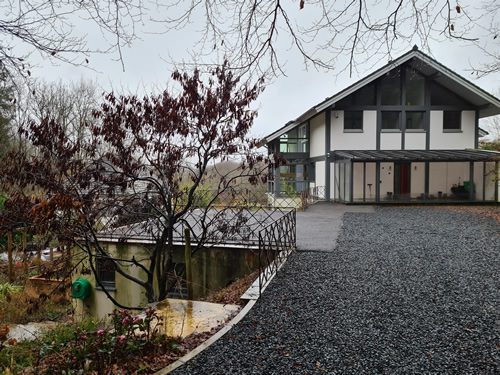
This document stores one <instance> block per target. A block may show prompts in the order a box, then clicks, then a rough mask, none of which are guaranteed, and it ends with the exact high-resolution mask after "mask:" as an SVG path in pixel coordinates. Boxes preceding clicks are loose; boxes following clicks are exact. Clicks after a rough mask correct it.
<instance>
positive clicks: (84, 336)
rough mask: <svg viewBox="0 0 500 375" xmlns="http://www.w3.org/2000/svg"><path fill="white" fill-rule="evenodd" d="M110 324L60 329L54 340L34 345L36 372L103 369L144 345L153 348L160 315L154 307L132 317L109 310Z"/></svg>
mask: <svg viewBox="0 0 500 375" xmlns="http://www.w3.org/2000/svg"><path fill="white" fill-rule="evenodd" d="M110 316H111V328H110V329H99V330H95V329H94V330H93V331H90V330H88V329H89V328H95V327H82V326H80V325H79V326H77V327H76V329H75V328H73V329H72V332H71V334H69V332H68V331H67V330H64V331H60V332H59V333H58V334H57V335H58V336H57V337H54V341H50V337H47V338H46V339H44V340H43V344H42V346H41V347H40V348H39V349H34V350H33V353H34V357H35V361H34V366H33V370H34V371H35V372H36V373H39V374H69V373H71V372H73V371H79V370H86V371H97V373H99V374H100V373H106V369H109V368H110V367H111V366H112V365H113V364H115V363H117V362H119V361H120V358H125V357H126V356H127V355H129V354H131V353H135V352H139V351H142V350H145V349H150V350H151V349H154V344H155V343H156V340H157V338H158V328H159V326H160V325H162V323H161V318H160V317H158V315H157V314H156V312H155V311H154V310H153V309H148V310H146V313H145V316H144V317H133V316H132V315H131V314H130V313H129V312H128V311H124V310H123V311H119V310H115V311H113V313H111V314H110Z"/></svg>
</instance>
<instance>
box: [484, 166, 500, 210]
mask: <svg viewBox="0 0 500 375" xmlns="http://www.w3.org/2000/svg"><path fill="white" fill-rule="evenodd" d="M485 172H486V179H485V184H486V186H485V193H484V200H486V201H495V186H496V185H497V181H495V162H489V163H486V168H485Z"/></svg>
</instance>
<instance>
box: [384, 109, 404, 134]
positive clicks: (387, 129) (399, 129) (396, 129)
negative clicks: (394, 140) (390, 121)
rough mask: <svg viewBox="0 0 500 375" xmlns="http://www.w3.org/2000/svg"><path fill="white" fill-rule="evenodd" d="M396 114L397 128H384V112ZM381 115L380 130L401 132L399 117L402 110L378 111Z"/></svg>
mask: <svg viewBox="0 0 500 375" xmlns="http://www.w3.org/2000/svg"><path fill="white" fill-rule="evenodd" d="M389 113H391V114H397V115H398V121H397V122H398V127H397V128H385V127H384V114H389ZM380 115H381V123H380V129H381V130H382V132H386V133H390V132H401V131H402V124H401V117H402V111H380Z"/></svg>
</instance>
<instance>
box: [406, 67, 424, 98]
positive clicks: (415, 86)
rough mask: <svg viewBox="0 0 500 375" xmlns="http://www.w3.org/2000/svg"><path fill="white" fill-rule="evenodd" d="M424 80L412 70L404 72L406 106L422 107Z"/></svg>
mask: <svg viewBox="0 0 500 375" xmlns="http://www.w3.org/2000/svg"><path fill="white" fill-rule="evenodd" d="M424 102H425V78H424V77H422V76H421V75H420V74H419V73H418V72H417V71H415V70H414V69H407V70H406V105H407V106H415V105H424Z"/></svg>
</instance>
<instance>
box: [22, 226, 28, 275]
mask: <svg viewBox="0 0 500 375" xmlns="http://www.w3.org/2000/svg"><path fill="white" fill-rule="evenodd" d="M27 237H28V231H27V230H24V231H23V265H24V273H25V274H26V275H27V274H28V239H27Z"/></svg>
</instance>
